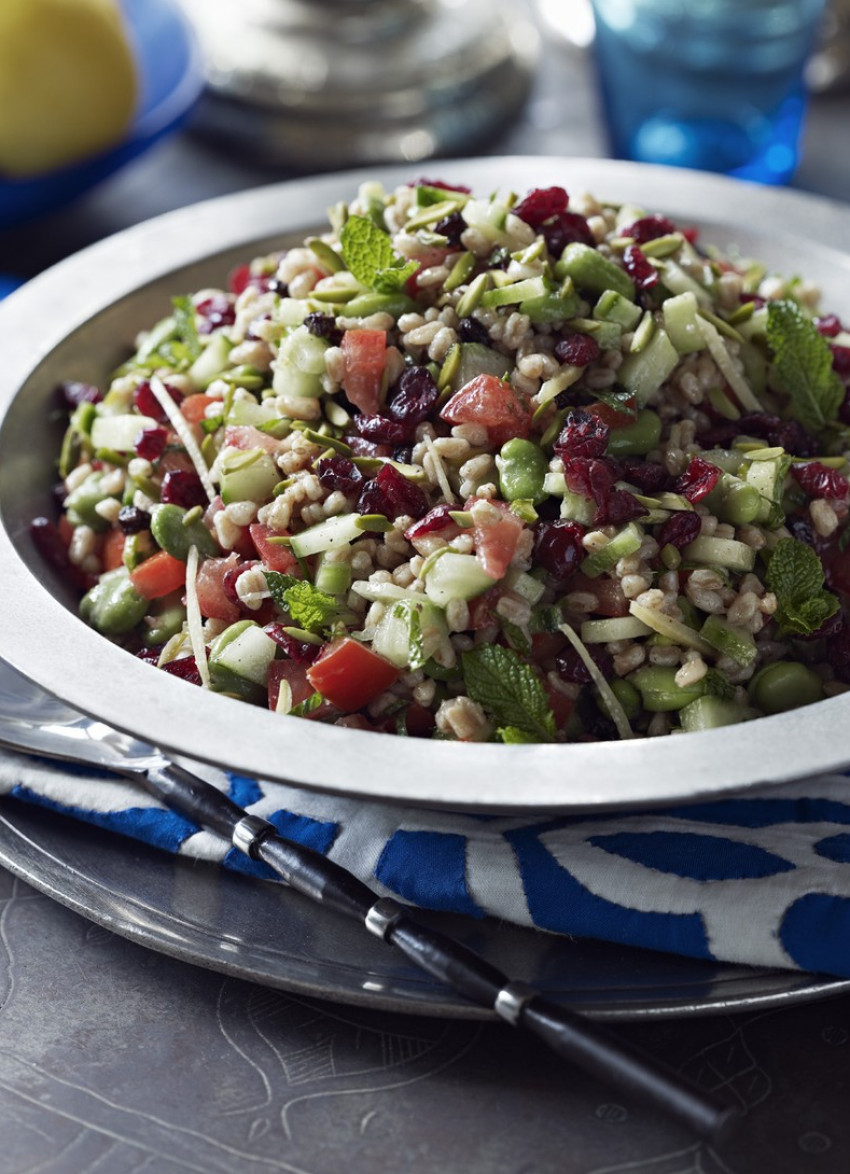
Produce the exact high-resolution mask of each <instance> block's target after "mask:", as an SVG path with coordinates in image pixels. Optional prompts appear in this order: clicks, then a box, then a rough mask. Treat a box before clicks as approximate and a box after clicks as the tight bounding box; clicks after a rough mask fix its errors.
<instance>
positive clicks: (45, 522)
mask: <svg viewBox="0 0 850 1174" xmlns="http://www.w3.org/2000/svg"><path fill="white" fill-rule="evenodd" d="M30 537H31V538H32V541H33V545H34V546H35V548H36V550H37V551H38V553H39V554H40V555H41V557H42V558H43V559H44V561H45V562H46V563H49V564H50V565H51V566H52V567H55V568H56V570H57V571H65V570H67V569H68V567H69V566H70V561H69V559H68V548H67V547H66V545H65V543H64V542H63V541H62V539H61V537H60V535H59V531H58V529H57V528H56V523H55V522H51V520H50V519H49V518H33V520H32V522H30Z"/></svg>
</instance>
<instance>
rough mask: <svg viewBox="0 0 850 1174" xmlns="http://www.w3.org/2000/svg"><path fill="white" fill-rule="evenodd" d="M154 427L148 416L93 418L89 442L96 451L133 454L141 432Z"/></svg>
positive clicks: (153, 422)
mask: <svg viewBox="0 0 850 1174" xmlns="http://www.w3.org/2000/svg"><path fill="white" fill-rule="evenodd" d="M156 426H157V423H156V420H154V419H152V418H151V417H150V416H135V415H126V416H95V418H94V420H93V421H92V426H91V442H92V445H93V446H94V447H95V448H96V449H101V448H106V449H109V450H110V451H111V452H133V450H134V449H135V447H136V441H137V440H138V439H139V437H140V436H141V434H142V432H146V431H147V430H148V429H149V428H156Z"/></svg>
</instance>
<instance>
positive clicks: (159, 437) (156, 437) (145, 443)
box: [134, 428, 168, 461]
mask: <svg viewBox="0 0 850 1174" xmlns="http://www.w3.org/2000/svg"><path fill="white" fill-rule="evenodd" d="M167 443H168V429H167V428H145V429H144V431H143V432H140V433H139V438H138V440H137V441H136V443H135V446H134V451H135V453H136V456H137V457H142V458H143V460H146V461H158V460H159V458H160V457H161V456H162V454H163V453H164V452H165V446H166V444H167Z"/></svg>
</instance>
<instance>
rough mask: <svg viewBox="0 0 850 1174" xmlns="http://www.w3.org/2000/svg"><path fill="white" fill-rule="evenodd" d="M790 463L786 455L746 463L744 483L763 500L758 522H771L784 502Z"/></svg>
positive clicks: (744, 465)
mask: <svg viewBox="0 0 850 1174" xmlns="http://www.w3.org/2000/svg"><path fill="white" fill-rule="evenodd" d="M790 463H791V462H790V460H789V459H788V457H787V456H786V455H785V454H784V453H783V454H782V455H781V456H776V457H773V458H771V459H769V460H749V461H744V464H743V473H744V481H745V482H746V484H747V485H750V486H752V488H753V489H755V490H756V492H757V493H758V494H759V496H760V498H761V508H760V510H759V512H758V515H757V519H756V520H758V521H760V522H767V521H769V520H770V518H771V515H772V513H773V512H774V510H775V508H776V507H777V506H778V504H779V502H780V501H781V500H782V492H783V489H784V487H785V477H786V474H787V472H788V468H789V466H790Z"/></svg>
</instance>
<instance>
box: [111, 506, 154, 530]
mask: <svg viewBox="0 0 850 1174" xmlns="http://www.w3.org/2000/svg"><path fill="white" fill-rule="evenodd" d="M150 524H151V516H150V514H149V513H148V511H147V510H140V509H139V507H138V506H135V505H125V506H122V507H121V509H120V510H119V511H118V526H119V528H120V529H121V531H122V532H123V533H124V534H140V533H141V532H142V530H148V529H150Z"/></svg>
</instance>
